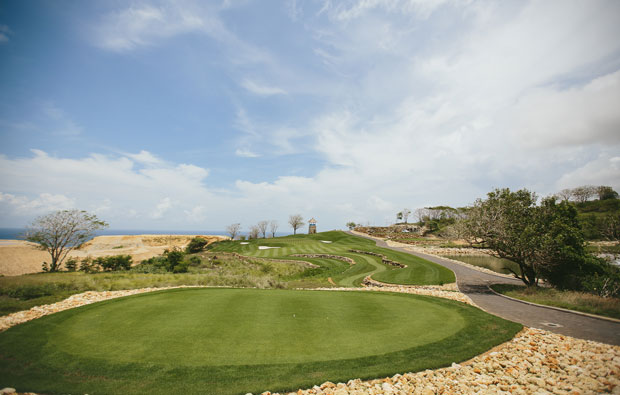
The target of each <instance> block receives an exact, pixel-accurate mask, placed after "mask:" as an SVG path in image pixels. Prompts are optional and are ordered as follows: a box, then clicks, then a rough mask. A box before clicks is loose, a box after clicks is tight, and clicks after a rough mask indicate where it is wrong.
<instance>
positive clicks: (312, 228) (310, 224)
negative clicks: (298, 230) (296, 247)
mask: <svg viewBox="0 0 620 395" xmlns="http://www.w3.org/2000/svg"><path fill="white" fill-rule="evenodd" d="M314 233H316V219H314V218H312V219H311V220H310V221H308V234H309V235H311V234H314Z"/></svg>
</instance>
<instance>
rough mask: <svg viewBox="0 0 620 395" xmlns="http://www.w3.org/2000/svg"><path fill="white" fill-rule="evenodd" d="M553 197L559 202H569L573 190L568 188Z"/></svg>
mask: <svg viewBox="0 0 620 395" xmlns="http://www.w3.org/2000/svg"><path fill="white" fill-rule="evenodd" d="M555 196H557V197H558V199H560V200H566V201H569V200H570V199H571V198H572V197H573V190H572V189H568V188H567V189H562V190H561V191H560V192H558V193H556V194H555Z"/></svg>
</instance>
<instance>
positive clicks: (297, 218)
mask: <svg viewBox="0 0 620 395" xmlns="http://www.w3.org/2000/svg"><path fill="white" fill-rule="evenodd" d="M288 223H289V225H291V228H293V234H297V229H299V228H301V227H302V226H304V220H303V217H302V216H301V215H300V214H295V215H291V216H289V217H288Z"/></svg>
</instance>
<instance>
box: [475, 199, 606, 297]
mask: <svg viewBox="0 0 620 395" xmlns="http://www.w3.org/2000/svg"><path fill="white" fill-rule="evenodd" d="M536 203H537V197H536V195H535V194H534V193H532V192H530V191H528V190H525V189H522V190H520V191H516V192H512V191H510V190H509V189H497V190H495V191H493V192H490V193H489V194H488V195H487V199H485V200H482V199H479V200H477V201H476V203H475V204H474V206H473V207H472V209H471V210H470V211H469V212H468V218H467V220H466V226H467V229H468V231H469V232H470V235H471V236H472V237H474V238H476V239H479V240H482V241H483V242H484V244H485V245H486V246H488V247H489V248H490V249H492V250H493V251H494V252H495V253H496V254H497V255H498V256H499V257H501V258H505V259H508V260H510V261H512V262H515V263H516V264H517V265H519V268H520V273H516V272H515V273H514V274H515V276H516V277H518V278H520V279H521V280H523V282H524V283H525V284H526V285H528V286H532V285H537V284H538V280H539V279H541V278H544V279H545V280H547V281H548V282H549V283H551V284H552V285H554V286H556V287H558V288H562V289H586V288H587V286H586V285H585V284H586V281H585V280H586V279H588V278H591V277H592V276H597V275H601V274H604V273H605V272H606V270H608V269H609V266H610V265H609V264H608V263H606V262H604V261H601V260H599V259H597V258H594V257H593V256H591V255H590V254H588V253H587V252H586V249H585V242H584V239H583V236H582V233H581V229H580V226H579V222H578V220H577V211H576V209H575V207H574V206H573V205H572V204H571V203H569V202H568V201H562V202H559V203H558V202H557V201H556V198H554V197H551V198H546V199H543V201H542V202H541V204H540V205H537V204H536ZM609 270H611V269H609Z"/></svg>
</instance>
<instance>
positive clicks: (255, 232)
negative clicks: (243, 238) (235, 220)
mask: <svg viewBox="0 0 620 395" xmlns="http://www.w3.org/2000/svg"><path fill="white" fill-rule="evenodd" d="M259 234H260V229H258V226H256V225H253V226H251V227H250V233H249V234H248V239H258V235H259Z"/></svg>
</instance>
